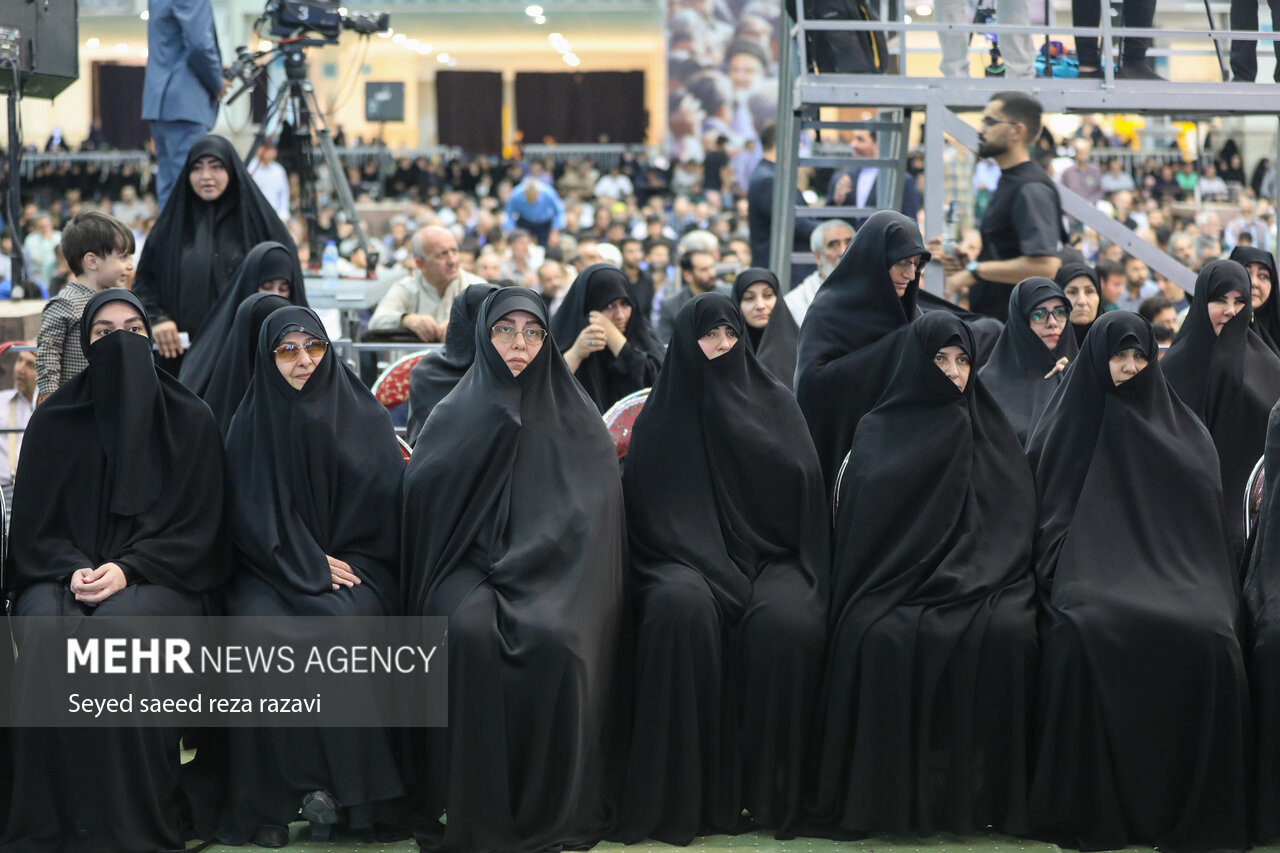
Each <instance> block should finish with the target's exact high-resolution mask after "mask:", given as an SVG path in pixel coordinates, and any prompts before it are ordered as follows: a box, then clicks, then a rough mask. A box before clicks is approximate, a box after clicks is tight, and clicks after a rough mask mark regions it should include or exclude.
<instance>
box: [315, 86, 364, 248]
mask: <svg viewBox="0 0 1280 853" xmlns="http://www.w3.org/2000/svg"><path fill="white" fill-rule="evenodd" d="M305 93H306V98H307V103H308V104H309V105H310V113H311V116H312V119H313V121H314V122H315V131H316V138H317V139H318V140H319V141H320V154H321V156H322V157H323V158H324V161H325V165H326V166H327V167H328V169H329V178H330V180H332V181H333V191H334V193H335V194H336V195H337V196H338V203H339V205H340V206H341V208H342V210H343V212H345V213H346V214H347V221H348V222H350V223H351V224H352V226H354V228H355V232H356V240H357V241H359V243H360V248H361V249H362V250H363V251H364V257H365V261H366V265H367V268H368V269H369V271H370V272H372V271H373V270H374V269H375V268H376V267H377V265H378V255H379V252H378V251H377V249H375V248H374V247H373V246H372V245H371V244H370V243H369V240H368V239H367V238H366V237H365V233H364V227H363V226H362V225H361V224H360V216H359V214H358V213H356V200H355V198H354V197H353V196H352V195H351V187H350V186H349V185H348V184H347V176H346V175H345V174H343V172H342V163H341V162H339V160H338V149H337V148H336V147H334V144H333V136H332V135H331V134H330V133H329V125H328V123H327V122H325V120H324V113H322V112H321V111H320V102H319V101H318V100H317V98H316V92H315V89H314V88H312V86H311V84H310V83H308V84H306V88H305Z"/></svg>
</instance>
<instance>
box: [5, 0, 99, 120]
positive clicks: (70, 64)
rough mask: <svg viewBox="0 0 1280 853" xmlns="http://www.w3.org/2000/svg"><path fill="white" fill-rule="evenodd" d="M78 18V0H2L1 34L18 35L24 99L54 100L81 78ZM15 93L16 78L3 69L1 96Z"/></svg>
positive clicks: (19, 63) (19, 64)
mask: <svg viewBox="0 0 1280 853" xmlns="http://www.w3.org/2000/svg"><path fill="white" fill-rule="evenodd" d="M78 18H79V10H78V9H77V0H0V31H4V30H17V32H18V38H17V42H18V66H19V69H20V71H21V76H20V79H21V83H22V94H23V96H24V97H27V98H50V99H52V98H54V97H56V96H57V95H58V94H60V93H61V92H62V90H63V89H65V88H67V87H68V86H70V85H71V84H72V83H74V82H75V81H76V78H78V77H79V76H80V32H79V24H78ZM2 36H3V33H2V32H0V41H8V39H5V38H3V37H2ZM12 89H13V74H12V73H10V72H9V71H8V69H0V93H5V92H9V91H10V90H12Z"/></svg>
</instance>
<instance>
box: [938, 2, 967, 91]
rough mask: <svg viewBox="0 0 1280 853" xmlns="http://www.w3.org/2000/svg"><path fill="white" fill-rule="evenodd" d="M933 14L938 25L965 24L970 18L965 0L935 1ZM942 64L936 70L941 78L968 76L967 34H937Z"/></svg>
mask: <svg viewBox="0 0 1280 853" xmlns="http://www.w3.org/2000/svg"><path fill="white" fill-rule="evenodd" d="M933 14H934V17H935V18H936V20H937V21H938V23H940V24H967V23H969V22H970V21H971V20H972V18H971V17H970V14H969V4H968V3H966V2H965V0H936V2H935V3H934V7H933ZM938 42H939V43H940V46H941V47H942V62H941V63H939V65H938V69H939V70H940V71H941V72H942V76H943V77H950V78H956V77H968V76H969V34H968V33H938Z"/></svg>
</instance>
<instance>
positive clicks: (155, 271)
mask: <svg viewBox="0 0 1280 853" xmlns="http://www.w3.org/2000/svg"><path fill="white" fill-rule="evenodd" d="M268 240H271V241H274V242H276V243H280V244H281V245H283V246H285V247H286V248H288V250H289V251H290V252H291V253H292V254H293V255H294V256H295V257H296V256H297V249H296V248H295V247H294V245H293V238H292V237H290V236H289V231H288V229H287V228H285V227H284V223H283V222H281V221H280V217H279V216H278V215H276V212H275V211H274V210H272V209H271V205H270V204H268V203H267V200H266V199H265V198H264V197H263V195H262V191H261V190H259V189H258V185H257V184H256V183H254V180H253V176H252V175H250V174H249V170H248V169H246V168H245V165H244V163H243V162H242V161H241V160H240V156H239V155H238V154H236V150H235V148H234V147H233V146H232V145H231V143H230V142H229V141H227V140H226V139H224V138H223V137H221V136H215V135H213V134H210V135H208V136H203V137H201V138H200V139H198V140H196V142H195V144H194V145H192V146H191V151H190V152H189V153H188V154H187V162H186V165H185V166H183V169H182V177H181V178H180V179H179V180H178V181H177V182H176V183H175V184H174V185H173V192H172V193H170V194H169V200H168V201H166V202H165V205H164V209H163V210H161V211H160V215H159V216H158V217H157V218H156V224H155V227H154V228H152V229H151V233H150V234H149V235H148V236H147V242H146V244H145V245H144V246H143V247H142V257H140V258H139V259H138V274H137V276H136V277H135V278H134V282H133V289H134V291H135V292H136V293H137V294H138V298H139V299H141V300H142V304H143V305H144V306H146V309H147V312H148V313H149V314H150V315H151V321H152V322H153V323H154V324H155V331H156V334H155V337H156V338H157V343H158V344H159V345H160V354H161V356H168V355H169V352H170V346H171V345H170V344H169V343H167V342H166V341H168V340H170V339H173V340H174V341H176V335H177V333H178V332H187V333H188V334H189V335H190V337H191V342H192V343H193V344H194V343H195V342H196V341H197V340H199V338H200V332H201V329H202V328H203V327H204V323H205V320H206V319H207V318H208V316H209V312H210V309H212V308H213V304H214V302H215V301H217V298H218V296H219V294H221V293H222V291H223V290H224V289H226V286H227V284H228V283H230V281H231V277H232V275H233V274H234V273H235V271H236V268H237V267H239V266H240V262H241V261H243V260H244V259H245V256H246V255H248V254H249V250H251V249H252V248H253V247H254V246H256V245H258V244H259V243H262V242H265V241H268ZM180 358H181V357H180V356H179V357H176V358H174V357H163V358H161V359H160V362H159V363H160V365H161V367H163V368H164V369H165V370H168V371H170V372H172V373H174V374H176V373H177V372H178V369H179V367H180V365H181V361H180Z"/></svg>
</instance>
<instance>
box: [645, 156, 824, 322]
mask: <svg viewBox="0 0 1280 853" xmlns="http://www.w3.org/2000/svg"><path fill="white" fill-rule="evenodd" d="M775 170H776V167H775V166H774V164H773V161H771V160H761V161H760V162H759V163H758V164H756V168H755V170H754V171H753V172H752V173H751V180H750V181H749V182H748V183H747V227H748V228H749V229H750V232H751V235H750V237H749V238H748V239H749V240H750V242H751V262H752V263H753V264H755V265H756V266H761V267H767V266H768V265H769V236H770V235H769V231H770V229H771V228H772V227H773V177H774V174H775ZM796 204H797V205H803V204H805V200H804V196H802V195H800V191H799V190H797V191H796ZM817 225H818V223H817V222H815V221H814V220H812V219H796V236H795V246H794V249H793V251H796V252H808V251H809V235H810V234H812V233H813V229H814V228H816V227H817ZM664 307H665V305H664ZM673 317H674V315H673ZM659 334H661V330H659Z"/></svg>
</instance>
